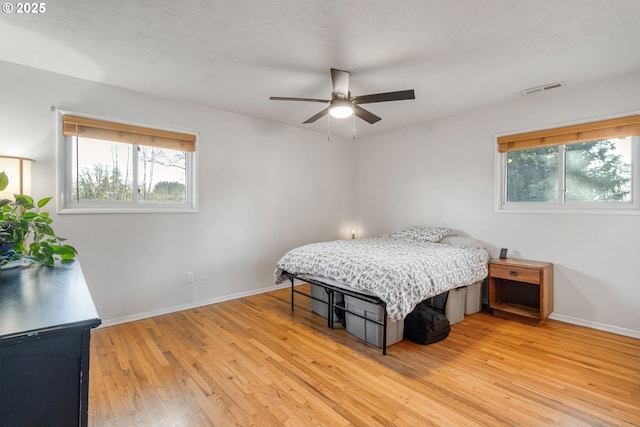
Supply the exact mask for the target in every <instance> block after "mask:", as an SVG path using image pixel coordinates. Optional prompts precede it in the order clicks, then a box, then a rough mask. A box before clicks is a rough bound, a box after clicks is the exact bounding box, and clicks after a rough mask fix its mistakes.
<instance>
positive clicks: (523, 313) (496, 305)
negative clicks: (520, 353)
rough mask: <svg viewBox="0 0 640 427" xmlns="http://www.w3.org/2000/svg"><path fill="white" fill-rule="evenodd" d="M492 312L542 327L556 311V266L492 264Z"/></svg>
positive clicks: (520, 262)
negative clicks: (554, 310)
mask: <svg viewBox="0 0 640 427" xmlns="http://www.w3.org/2000/svg"><path fill="white" fill-rule="evenodd" d="M489 308H491V309H492V310H493V314H494V315H496V316H502V317H512V318H518V319H520V320H524V321H528V322H534V323H538V324H542V323H543V322H544V321H545V320H546V319H547V317H549V314H550V313H551V312H552V311H553V264H551V263H549V262H538V261H527V260H523V259H500V260H493V261H490V262H489Z"/></svg>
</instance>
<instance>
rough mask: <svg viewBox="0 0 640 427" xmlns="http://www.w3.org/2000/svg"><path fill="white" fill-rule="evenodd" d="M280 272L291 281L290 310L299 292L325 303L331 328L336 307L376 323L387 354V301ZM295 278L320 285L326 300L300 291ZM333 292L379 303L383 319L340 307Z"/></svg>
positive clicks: (383, 350)
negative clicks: (372, 317)
mask: <svg viewBox="0 0 640 427" xmlns="http://www.w3.org/2000/svg"><path fill="white" fill-rule="evenodd" d="M282 274H283V275H284V276H286V277H287V278H288V279H289V280H290V281H291V311H293V309H294V295H295V294H300V295H304V296H306V297H308V298H311V299H312V300H315V301H320V302H321V303H323V304H327V326H328V327H329V328H331V329H334V327H333V323H334V309H338V310H340V311H342V312H344V313H349V314H351V315H353V316H357V317H359V318H361V319H364V321H365V322H371V323H375V324H376V325H379V326H382V354H384V355H386V354H387V303H385V302H384V301H382V300H381V299H380V298H378V297H375V296H372V295H366V294H361V293H359V292H355V291H353V290H351V289H346V288H342V287H340V286H334V285H330V284H327V283H324V282H321V281H319V280H316V279H312V278H309V277H299V276H298V275H297V274H292V273H289V272H287V271H283V272H282ZM295 280H299V281H301V282H305V283H309V284H312V285H316V286H320V287H322V288H323V289H324V291H325V292H326V293H327V301H324V300H321V299H320V298H317V297H314V296H313V295H311V294H307V293H305V292H303V291H300V290H298V289H295V286H294V281H295ZM335 292H340V293H343V294H345V295H349V296H351V297H353V298H356V299H359V300H361V301H365V302H368V303H371V304H375V305H379V306H382V307H383V309H384V310H383V319H382V322H380V321H378V320H374V319H369V318H368V317H365V316H363V315H361V314H358V313H354V312H353V311H350V310H348V309H347V307H346V306H345V307H342V306H339V305H337V304H336V303H335V297H334V293H335Z"/></svg>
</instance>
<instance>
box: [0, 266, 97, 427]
mask: <svg viewBox="0 0 640 427" xmlns="http://www.w3.org/2000/svg"><path fill="white" fill-rule="evenodd" d="M98 325H100V317H99V316H98V311H97V310H96V307H95V304H94V302H93V299H92V297H91V293H90V292H89V288H88V287H87V283H86V281H85V278H84V274H83V273H82V269H81V267H80V262H79V261H77V260H76V261H73V262H71V263H69V264H63V265H61V266H56V267H45V266H41V265H30V266H28V267H18V268H13V269H9V270H2V271H1V272H0V426H1V427H14V426H86V425H87V415H88V413H87V403H88V395H89V341H90V339H91V329H92V328H95V327H96V326H98Z"/></svg>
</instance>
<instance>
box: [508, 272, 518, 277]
mask: <svg viewBox="0 0 640 427" xmlns="http://www.w3.org/2000/svg"><path fill="white" fill-rule="evenodd" d="M509 276H513V277H518V272H517V271H510V272H509Z"/></svg>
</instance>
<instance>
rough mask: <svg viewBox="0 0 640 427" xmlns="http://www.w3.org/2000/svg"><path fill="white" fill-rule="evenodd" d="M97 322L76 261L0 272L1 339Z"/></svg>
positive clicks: (82, 275) (96, 323) (90, 325)
mask: <svg viewBox="0 0 640 427" xmlns="http://www.w3.org/2000/svg"><path fill="white" fill-rule="evenodd" d="M100 323H101V321H100V317H99V315H98V311H97V310H96V307H95V304H94V302H93V298H92V297H91V293H90V291H89V288H88V287H87V283H86V281H85V278H84V274H83V272H82V268H81V267H80V262H79V261H77V260H76V261H72V262H70V263H66V264H63V265H60V266H56V267H47V266H43V265H36V264H32V265H29V266H26V267H17V268H12V269H9V270H2V271H1V272H0V340H5V339H10V338H15V337H21V336H31V335H37V334H40V333H44V332H52V331H56V330H65V329H72V328H94V327H96V326H98V325H99V324H100Z"/></svg>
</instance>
